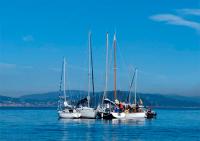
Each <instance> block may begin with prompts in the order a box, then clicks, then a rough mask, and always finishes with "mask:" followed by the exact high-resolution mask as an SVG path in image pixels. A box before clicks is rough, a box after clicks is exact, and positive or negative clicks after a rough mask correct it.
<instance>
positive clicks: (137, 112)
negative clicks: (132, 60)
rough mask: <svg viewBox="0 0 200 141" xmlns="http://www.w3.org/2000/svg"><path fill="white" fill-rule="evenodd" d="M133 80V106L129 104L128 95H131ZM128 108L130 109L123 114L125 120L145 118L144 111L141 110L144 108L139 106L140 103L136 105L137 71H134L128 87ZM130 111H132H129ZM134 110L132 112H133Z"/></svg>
mask: <svg viewBox="0 0 200 141" xmlns="http://www.w3.org/2000/svg"><path fill="white" fill-rule="evenodd" d="M133 80H134V82H135V83H134V84H135V85H134V88H135V90H134V91H135V96H134V104H131V103H130V97H131V96H130V95H131V88H132V84H133ZM128 102H129V103H128V106H129V107H130V108H129V110H128V111H126V112H125V114H126V116H125V118H126V119H135V118H146V111H145V110H144V109H143V108H144V106H143V105H141V103H138V104H137V69H135V72H134V75H133V78H132V82H131V85H130V92H129V96H128ZM130 109H132V111H131V110H130ZM133 109H134V110H133Z"/></svg>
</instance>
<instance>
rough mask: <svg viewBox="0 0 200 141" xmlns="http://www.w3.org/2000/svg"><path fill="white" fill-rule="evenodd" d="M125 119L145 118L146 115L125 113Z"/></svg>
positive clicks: (143, 113) (142, 113)
mask: <svg viewBox="0 0 200 141" xmlns="http://www.w3.org/2000/svg"><path fill="white" fill-rule="evenodd" d="M125 118H126V119H135V118H146V113H145V112H139V113H126V116H125Z"/></svg>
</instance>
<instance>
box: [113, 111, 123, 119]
mask: <svg viewBox="0 0 200 141" xmlns="http://www.w3.org/2000/svg"><path fill="white" fill-rule="evenodd" d="M111 114H112V116H113V117H114V118H116V119H124V118H125V116H126V115H125V113H115V112H111Z"/></svg>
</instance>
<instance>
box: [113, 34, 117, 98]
mask: <svg viewBox="0 0 200 141" xmlns="http://www.w3.org/2000/svg"><path fill="white" fill-rule="evenodd" d="M113 47H114V99H117V82H116V81H117V80H116V75H117V72H116V71H117V68H116V67H117V65H116V33H115V34H114V43H113Z"/></svg>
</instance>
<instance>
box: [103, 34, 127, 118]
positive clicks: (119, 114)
mask: <svg viewBox="0 0 200 141" xmlns="http://www.w3.org/2000/svg"><path fill="white" fill-rule="evenodd" d="M107 38H108V35H107ZM107 41H108V39H107ZM113 47H114V99H115V102H113V101H111V100H109V99H105V97H106V91H107V69H106V89H105V91H104V97H103V98H104V99H103V101H104V103H105V105H106V107H105V109H104V112H103V118H104V119H113V118H116V119H123V118H125V113H124V112H123V111H121V110H119V109H118V108H119V104H120V103H117V102H118V100H117V82H116V81H117V80H116V75H117V73H116V70H117V68H116V34H114V40H113ZM107 52H108V43H107ZM107 60H108V59H107V57H106V61H107ZM106 64H107V62H106ZM106 68H107V66H106ZM116 108H117V109H116Z"/></svg>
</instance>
